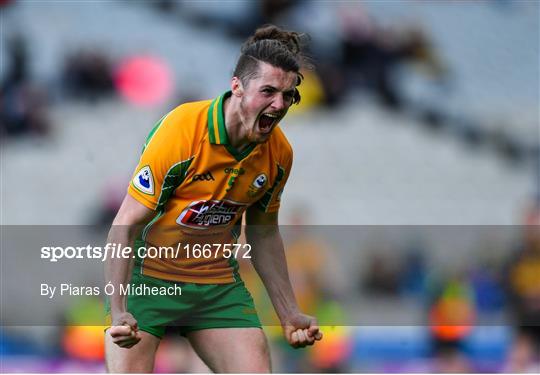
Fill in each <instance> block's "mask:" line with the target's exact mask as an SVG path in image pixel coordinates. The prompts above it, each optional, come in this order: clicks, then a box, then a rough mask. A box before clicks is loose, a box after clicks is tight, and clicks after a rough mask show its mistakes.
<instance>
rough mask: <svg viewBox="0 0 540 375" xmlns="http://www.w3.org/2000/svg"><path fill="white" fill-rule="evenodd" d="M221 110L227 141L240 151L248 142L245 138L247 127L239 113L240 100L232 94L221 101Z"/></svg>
mask: <svg viewBox="0 0 540 375" xmlns="http://www.w3.org/2000/svg"><path fill="white" fill-rule="evenodd" d="M223 112H224V115H225V128H226V129H227V135H228V137H229V142H230V144H231V146H233V147H234V148H235V149H237V150H238V151H242V150H243V149H244V148H246V147H247V146H248V145H249V144H250V142H249V140H248V138H247V135H248V129H246V128H245V126H244V123H243V121H242V116H241V115H240V113H241V112H240V100H239V99H237V98H236V97H234V96H231V97H228V98H227V99H225V101H224V102H223Z"/></svg>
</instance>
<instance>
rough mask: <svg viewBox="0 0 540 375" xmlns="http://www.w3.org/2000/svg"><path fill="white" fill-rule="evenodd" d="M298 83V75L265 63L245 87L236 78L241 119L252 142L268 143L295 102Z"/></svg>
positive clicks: (236, 92) (261, 64) (236, 91)
mask: <svg viewBox="0 0 540 375" xmlns="http://www.w3.org/2000/svg"><path fill="white" fill-rule="evenodd" d="M235 80H236V83H237V86H236V89H237V90H235ZM296 81H297V74H296V73H295V72H286V71H284V70H282V69H280V68H276V67H274V66H272V65H270V64H266V63H262V62H260V63H259V70H258V72H257V75H256V76H255V77H254V78H252V79H250V80H249V81H247V82H246V84H245V85H242V83H241V82H240V81H239V80H238V79H237V78H234V79H233V94H235V95H236V94H238V95H240V96H241V102H240V119H241V121H242V127H243V128H244V131H245V132H246V133H247V139H248V140H249V142H253V143H263V142H266V141H267V140H268V138H269V137H270V133H271V132H272V130H273V129H274V128H275V127H276V125H277V123H278V122H279V121H280V120H281V119H282V118H283V117H284V116H285V114H286V113H287V111H288V110H289V107H290V106H291V104H292V102H293V98H294V92H295V87H296ZM238 89H239V90H238Z"/></svg>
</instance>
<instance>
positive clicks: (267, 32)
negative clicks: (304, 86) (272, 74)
mask: <svg viewBox="0 0 540 375" xmlns="http://www.w3.org/2000/svg"><path fill="white" fill-rule="evenodd" d="M305 38H307V36H306V35H305V34H300V33H297V32H296V31H286V30H282V29H280V28H279V27H277V26H274V25H265V26H262V27H260V28H258V29H257V30H256V31H255V34H254V35H252V36H251V37H249V38H248V40H246V42H245V43H244V44H243V45H242V49H241V54H240V57H239V58H238V62H237V63H236V68H235V69H234V73H233V75H234V76H235V77H238V78H239V79H240V81H241V82H242V84H244V85H246V84H247V82H248V81H249V80H250V79H252V78H254V77H255V76H256V75H257V73H258V71H259V62H265V63H267V64H270V65H272V66H274V67H276V68H280V69H283V70H284V71H286V72H295V73H296V74H297V75H298V79H297V82H296V86H298V85H299V84H300V83H301V82H302V80H303V78H304V76H303V75H302V73H300V69H301V68H302V67H304V66H306V65H307V60H306V57H305V56H304V55H303V54H302V45H303V42H304V39H305ZM299 102H300V93H299V92H298V90H297V89H296V90H295V92H294V98H293V103H294V104H297V103H299Z"/></svg>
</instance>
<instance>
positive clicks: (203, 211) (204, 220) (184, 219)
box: [176, 200, 244, 229]
mask: <svg viewBox="0 0 540 375" xmlns="http://www.w3.org/2000/svg"><path fill="white" fill-rule="evenodd" d="M243 207H244V205H243V204H239V203H235V202H232V201H225V200H223V201H220V200H202V201H195V202H192V203H191V204H190V205H189V206H188V207H186V208H185V209H184V211H182V213H181V214H180V216H178V218H177V219H176V223H177V224H180V225H184V226H186V227H190V228H197V229H206V228H210V227H216V226H225V225H229V224H230V223H231V222H233V221H234V219H235V217H236V214H237V213H238V212H240V211H241V210H242V208H243Z"/></svg>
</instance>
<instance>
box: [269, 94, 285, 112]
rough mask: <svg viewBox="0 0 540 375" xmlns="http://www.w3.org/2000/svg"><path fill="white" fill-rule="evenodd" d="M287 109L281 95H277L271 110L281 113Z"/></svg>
mask: <svg viewBox="0 0 540 375" xmlns="http://www.w3.org/2000/svg"><path fill="white" fill-rule="evenodd" d="M286 107H287V103H286V102H285V99H284V98H283V94H282V93H277V94H276V96H275V97H274V101H273V102H272V108H273V109H275V110H276V111H282V110H284V109H285V108H286Z"/></svg>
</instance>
